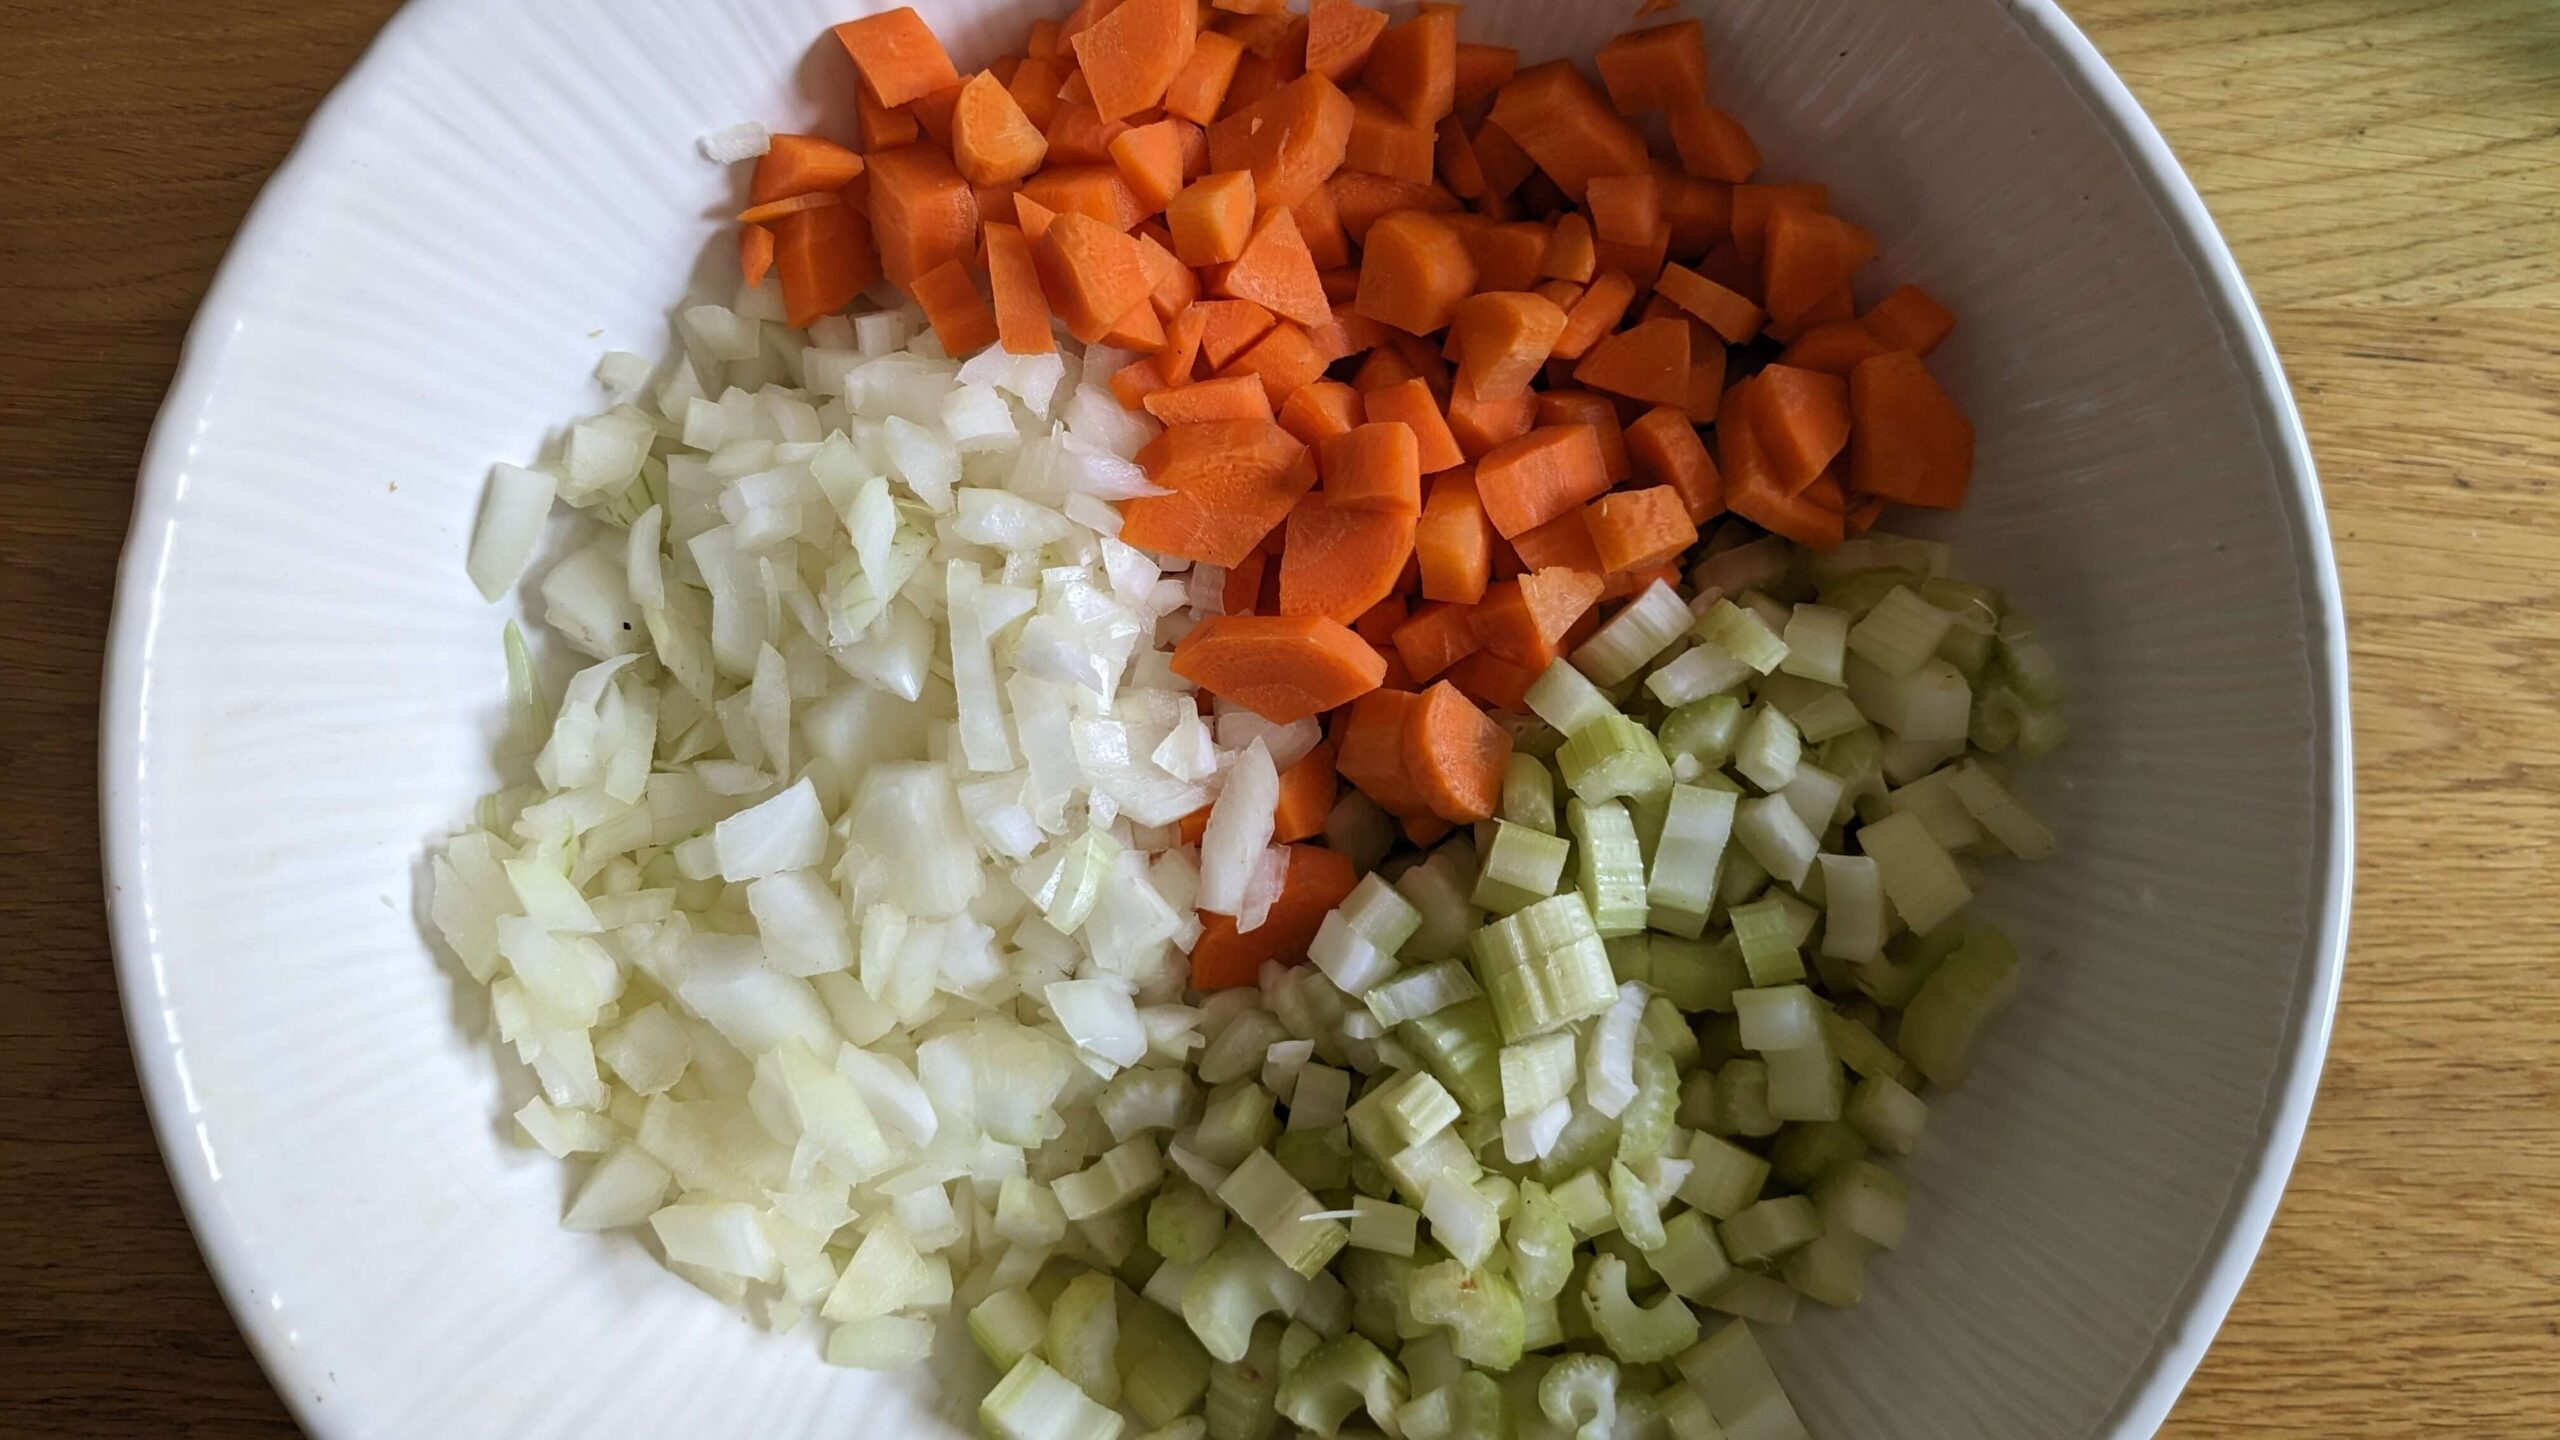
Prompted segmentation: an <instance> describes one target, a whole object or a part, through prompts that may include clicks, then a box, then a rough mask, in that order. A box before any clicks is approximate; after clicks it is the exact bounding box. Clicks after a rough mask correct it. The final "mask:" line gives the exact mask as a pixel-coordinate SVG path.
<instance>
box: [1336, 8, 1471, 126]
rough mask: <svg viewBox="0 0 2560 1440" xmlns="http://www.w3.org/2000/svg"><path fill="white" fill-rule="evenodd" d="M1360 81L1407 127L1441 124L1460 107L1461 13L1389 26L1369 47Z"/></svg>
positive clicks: (1429, 14)
mask: <svg viewBox="0 0 2560 1440" xmlns="http://www.w3.org/2000/svg"><path fill="white" fill-rule="evenodd" d="M1360 78H1361V80H1362V81H1363V82H1365V83H1366V84H1367V85H1368V87H1369V88H1370V89H1372V90H1375V91H1376V92H1378V96H1379V98H1381V99H1383V100H1385V101H1386V102H1387V103H1388V104H1389V105H1391V106H1393V107H1395V111H1396V113H1397V114H1399V115H1402V116H1403V117H1404V118H1405V121H1406V123H1408V124H1411V125H1416V126H1420V127H1422V128H1424V129H1429V128H1430V127H1431V126H1432V125H1434V124H1437V123H1438V122H1439V119H1440V117H1441V116H1443V115H1446V114H1448V113H1449V112H1450V111H1451V110H1452V109H1454V108H1456V106H1457V97H1458V17H1457V15H1456V13H1455V12H1454V11H1450V10H1436V9H1425V10H1424V11H1422V13H1420V14H1418V15H1416V16H1414V17H1413V18H1412V19H1410V20H1407V21H1405V22H1404V23H1403V24H1401V25H1395V26H1390V27H1388V29H1387V30H1386V32H1385V33H1383V34H1381V35H1379V36H1378V38H1377V40H1376V42H1375V43H1374V44H1373V45H1372V46H1371V47H1370V50H1369V61H1368V64H1367V66H1366V67H1365V68H1363V69H1362V70H1361V72H1360Z"/></svg>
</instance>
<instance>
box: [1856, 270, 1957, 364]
mask: <svg viewBox="0 0 2560 1440" xmlns="http://www.w3.org/2000/svg"><path fill="white" fill-rule="evenodd" d="M1858 323H1859V324H1861V325H1863V326H1865V327H1866V328H1867V332H1868V333H1869V334H1871V335H1873V336H1875V337H1876V340H1877V342H1878V343H1879V344H1881V345H1883V346H1884V348H1885V349H1887V350H1908V351H1911V352H1912V353H1913V354H1915V355H1926V354H1928V353H1929V352H1930V351H1932V350H1935V349H1937V348H1938V342H1939V341H1942V340H1944V339H1946V338H1947V337H1948V336H1949V335H1951V334H1953V333H1955V328H1956V316H1955V312H1954V311H1952V310H1949V309H1948V308H1947V307H1946V306H1944V305H1941V304H1939V303H1938V300H1937V297H1936V296H1934V295H1931V294H1930V293H1929V292H1928V291H1926V290H1923V289H1921V288H1920V287H1919V286H1917V285H1905V286H1902V287H1900V288H1899V289H1897V290H1895V291H1894V292H1893V293H1892V294H1890V295H1887V296H1886V297H1884V298H1883V299H1881V300H1879V301H1877V302H1876V303H1875V308H1873V309H1871V310H1869V311H1868V312H1867V313H1866V314H1865V315H1863V316H1860V317H1859V319H1858Z"/></svg>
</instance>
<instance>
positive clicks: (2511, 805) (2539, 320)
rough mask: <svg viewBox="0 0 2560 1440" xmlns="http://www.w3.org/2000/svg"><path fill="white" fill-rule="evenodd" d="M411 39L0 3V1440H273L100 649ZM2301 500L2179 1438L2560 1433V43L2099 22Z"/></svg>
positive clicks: (2104, 7)
mask: <svg viewBox="0 0 2560 1440" xmlns="http://www.w3.org/2000/svg"><path fill="white" fill-rule="evenodd" d="M392 8H393V7H392V4H391V3H390V0H328V3H326V4H312V3H303V0H221V3H216V0H161V3H157V4H151V5H144V4H140V3H134V0H125V3H121V4H109V5H101V4H97V3H73V0H0V37H5V39H0V176H5V177H7V190H6V192H5V199H0V620H5V623H0V677H5V678H0V875H5V876H6V877H7V880H8V882H9V883H7V884H6V885H5V886H0V957H5V959H0V1434H6V1435H12V1436H15V1435H30V1436H34V1435H44V1436H109V1435H113V1436H128V1435H138V1434H147V1435H159V1436H180V1437H231V1436H287V1435H290V1434H292V1433H293V1430H292V1426H291V1423H290V1422H289V1421H288V1420H287V1419H286V1417H285V1414H284V1411H283V1409H282V1407H281V1406H280V1405H279V1404H278V1403H277V1402H276V1400H275V1399H274V1397H273V1396H272V1394H271V1393H270V1392H269V1391H268V1389H267V1387H266V1385H265V1383H264V1381H263V1380H262V1378H261V1377H260V1376H259V1374H258V1372H257V1369H256V1367H255V1365H254V1364H253V1363H252V1362H251V1360H250V1359H249V1357H248V1353H247V1350H246V1348H245V1346H244V1345H243V1343H242V1342H241V1340H240V1339H239V1337H238V1335H237V1334H236V1332H234V1331H233V1329H232V1327H231V1325H230V1322H229V1320H228V1317H227V1316H226V1315H225V1314H224V1312H223V1310H222V1307H221V1304H220V1302H219V1300H218V1299H217V1298H216V1297H215V1294H214V1292H213V1288H212V1286H211V1284H210V1282H209V1281H208V1280H207V1279H206V1277H205V1274H204V1271H203V1268H202V1265H201V1262H200V1261H199V1260H198V1259H197V1256H196V1253H195V1250H194V1246H193V1244H192V1242H191V1241H190V1239H189V1238H188V1235H187V1232H186V1230H185V1227H184V1225H183V1223H182V1221H181V1220H180V1218H179V1216H178V1213H177V1208H176V1205H175V1202H174V1200H173V1199H172V1196H171V1193H170V1189H169V1186H168V1182H167V1180H166V1178H165V1176H164V1174H163V1172H162V1170H161V1168H160V1163H159V1159H158V1156H157V1153H156V1152H155V1151H154V1150H153V1148H152V1144H151V1139H150V1133H149V1130H148V1128H147V1126H146V1124H145V1121H144V1118H143V1113H142V1109H141V1104H140V1101H139V1098H138V1096H137V1093H136V1091H135V1087H134V1082H133V1079H132V1064H131V1060H130V1058H129V1055H128V1052H127V1050H126V1047H125V1041H124V1032H123V1026H122V1020H121V1016H120V1014H119V1013H118V1010H117V1007H116V999H115V990H114V984H113V981H112V978H111V975H110V971H109V968H108V957H107V951H106V942H105V934H104V925H103V921H102V918H101V914H100V903H101V897H100V893H99V880H98V870H97V842H96V835H95V826H94V820H93V816H94V814H95V808H96V796H95V787H94V783H93V779H92V774H93V770H94V766H95V762H94V758H93V757H94V749H93V746H94V732H95V711H96V696H97V686H98V651H99V645H100V642H101V639H102V637H103V635H104V633H105V626H106V615H107V606H108V596H109V587H110V584H111V581H112V575H113V568H114V563H115V557H116V553H117V550H118V547H119V545H120V544H121V542H122V538H123V533H124V526H125V519H126V514H127V510H128V506H129V502H130V496H131V487H132V477H133V474H134V470H135V466H136V464H137V462H138V459H139V456H140V452H141V444H142V438H143V434H144V431H145V429H146V427H147V425H148V423H149V420H150V417H151V414H152V411H153V409H154V408H155V407H156V406H157V404H158V402H159V397H160V393H161V391H162V389H163V388H164V387H165V386H166V384H167V382H168V378H169V375H170V372H171V368H172V365H173V363H174V361H175V359H176V355H177V346H178V339H179V336H180V335H181V333H182V332H183V329H184V326H185V323H186V320H187V317H188V316H189V315H190V314H191V313H192V311H193V309H194V307H195V305H196V302H197V300H198V299H199V298H200V297H201V295H202V293H203V290H204V286H205V283H206V281H207V279H208V278H209V276H210V274H211V271H212V268H213V265H214V263H215V262H216V260H218V258H219V257H220V255H221V252H222V249H223V247H224V245H225V244H226V243H227V241H228V238H229V236H230V234H231V231H232V230H233V228H234V227H235V226H236V225H237V223H238V220H239V216H240V214H241V212H242V211H243V209H244V208H245V207H246V205H247V203H248V201H249V199H250V197H251V195H252V194H253V193H254V191H255V189H256V186H257V184H258V182H259V181H260V180H261V179H263V178H264V176H265V175H266V174H267V172H268V171H269V170H270V169H271V168H272V167H273V166H274V164H275V163H276V161H277V160H278V159H279V158H281V156H282V155H283V153H284V150H285V148H286V146H287V145H288V143H289V142H290V140H291V137H292V135H293V134H294V132H295V131H296V130H297V129H298V127H299V126H300V124H301V122H302V120H303V118H304V117H305V116H306V115H307V113H308V112H309V110H310V107H311V106H312V105H313V104H314V103H316V102H317V100H318V98H319V97H320V95H321V94H322V93H324V92H325V90H326V89H327V87H328V86H329V84H331V83H332V82H333V81H334V80H335V79H336V77H337V76H338V75H339V74H340V73H342V72H343V71H344V69H345V67H346V66H347V64H348V63H349V62H350V61H351V60H352V59H353V58H354V56H355V55H356V53H357V52H358V51H359V50H360V49H361V47H362V45H363V43H364V41H365V39H366V38H367V37H368V36H369V35H371V33H372V32H373V30H374V29H375V28H376V27H377V26H378V25H379V24H380V22H381V20H382V19H383V18H384V17H385V16H386V15H387V14H388V13H389V12H390V10H391V9H392ZM2072 9H2073V11H2074V14H2075V15H2076V16H2077V18H2078V19H2079V20H2080V22H2081V23H2082V25H2083V26H2084V27H2085V28H2086V29H2087V30H2088V31H2089V33H2090V34H2091V36H2092V37H2093V38H2094V39H2095V40H2096V41H2097V42H2098V44H2099V46H2100V48H2101V49H2103V50H2104V51H2105V52H2106V53H2107V54H2108V56H2109V57H2110V58H2111V59H2112V60H2113V61H2114V63H2115V64H2116V66H2117V67H2118V69H2119V70H2120V71H2121V72H2122V73H2123V74H2124V76H2125V78H2126V79H2127V81H2128V82H2129V83H2130V84H2131V85H2132V87H2133V89H2134V90H2135V92H2136V93H2137V94H2138V95H2139V96H2140V97H2141V99H2142V100H2143V102H2144V104H2145V105H2146V106H2148V107H2149V108H2150V110H2151V112H2152V114H2153V115H2154V116H2155V117H2156V118H2157V119H2158V120H2159V121H2160V123H2161V126H2162V129H2163V130H2164V131H2165V132H2166V133H2167V134H2168V136H2169V139H2170V142H2171V143H2172V145H2174V146H2175V147H2176V148H2177V150H2178V152H2179V154H2180V156H2181V157H2182V158H2183V159H2184V160H2185V161H2186V163H2187V165H2188V167H2189V168H2190V170H2191V171H2192V173H2193V174H2194V175H2195V177H2196V180H2197V183H2198V185H2199V186H2200V187H2201V188H2202V189H2203V191H2204V193H2205V196H2206V199H2207V200H2208V201H2209V202H2210V203H2211V205H2212V207H2213V209H2214V212H2215V214H2216V215H2217V216H2218V217H2219V218H2220V219H2221V222H2222V225H2223V228H2224V231H2225V233H2226V234H2227V235H2228V236H2229V237H2230V239H2231V242H2232V246H2233V248H2234V250H2236V251H2237V252H2238V254H2239V257H2240V262H2241V265H2242V267H2243V268H2244V269H2245V270H2246V271H2247V272H2248V274H2249V276H2250V278H2251V280H2252V282H2253V283H2254V284H2255V286H2256V288H2257V291H2258V295H2259V298H2260V302H2261V304H2262V305H2263V306H2264V307H2265V308H2266V310H2267V316H2268V322H2269V324H2270V326H2271V327H2272V329H2273V330H2274V333H2275V337H2276V342H2277V345H2278V347H2279V349H2280V350H2281V351H2282V352H2283V354H2284V357H2285V361H2286V364H2287V366H2288V369H2289V371H2290V373H2291V375H2292V377H2293V381H2294V385H2295V390H2296V393H2297V396H2298V397H2299V399H2300V401H2301V405H2302V409H2303V414H2304V418H2305V420H2306V422H2307V423H2308V425H2309V427H2310V430H2311V435H2312V441H2313V446H2314V449H2315V451H2316V453H2317V454H2318V457H2319V460H2320V464H2321V469H2322V473H2323V476H2324V483H2325V486H2326V489H2327V493H2328V499H2329V505H2330V517H2331V522H2332V527H2333V529H2334V532H2335V534H2336V538H2337V542H2338V552H2339V559H2340V562H2341V565H2342V567H2343V570H2344V575H2345V582H2346V589H2347V595H2348V604H2349V608H2350V612H2351V617H2350V639H2351V644H2352V647H2353V653H2354V666H2355V691H2356V728H2357V734H2356V741H2357V747H2358V756H2357V761H2358V766H2357V769H2358V782H2359V786H2360V794H2359V807H2358V809H2359V815H2358V821H2359V826H2360V833H2359V836H2358V838H2359V841H2360V850H2361V859H2360V864H2359V867H2358V880H2357V884H2358V902H2359V903H2358V905H2357V911H2356V923H2355V941H2354V956H2353V960H2352V963H2351V964H2350V967H2349V970H2348V976H2347V985H2346V994H2345V999H2344V1002H2343V1004H2342V1006H2341V1009H2340V1012H2339V1016H2338V1028H2337V1037H2336V1045H2335V1049H2334V1050H2333V1052H2332V1058H2331V1061H2330V1069H2329V1075H2328V1082H2327V1085H2326V1087H2325V1089H2324V1091H2323V1093H2322V1096H2321V1101H2320V1107H2319V1112H2318V1115H2317V1117H2316V1118H2315V1119H2314V1121H2313V1125H2312V1130H2311V1134H2310V1137H2309V1140H2308V1142H2307V1143H2306V1145H2305V1147H2304V1150H2303V1155H2302V1161H2301V1165H2300V1167H2299V1169H2298V1170H2297V1171H2296V1173H2295V1178H2294V1184H2293V1188H2292V1190H2291V1192H2290V1194H2289V1196H2288V1198H2287V1200H2286V1203H2285V1208H2284V1211H2283V1214H2282V1215H2281V1217H2280V1218H2279V1219H2278V1221H2277V1223H2276V1228H2275V1232H2274V1234H2273V1236H2272V1237H2271V1239H2270V1240H2269V1243H2268V1245H2267V1248H2266V1251H2265V1253H2264V1256H2263V1258H2262V1259H2261V1260H2260V1262H2259V1265H2258V1269H2257V1271H2256V1273H2255V1274H2254V1276H2253V1278H2252V1279H2251V1281H2250V1283H2249V1287H2248V1289H2247V1290H2246V1292H2244V1294H2243V1295H2242V1297H2241V1299H2240V1303H2239V1305H2238V1307H2237V1309H2235V1310H2234V1312H2233V1314H2232V1317H2231V1321H2230V1323H2229V1325H2228V1326H2227V1327H2226V1328H2225V1330H2224V1331H2223V1335H2222V1339H2221V1341H2220V1342H2219V1343H2218V1344H2217V1345H2216V1346H2215V1348H2214V1350H2213V1353H2212V1355H2211V1356H2210V1357H2209V1358H2208V1359H2207V1361H2206V1362H2205V1366H2204V1368H2203V1370H2202V1372H2201V1373H2200V1374H2199V1375H2198V1376H2197V1379H2196V1383H2195V1385H2194V1387H2193V1388H2192V1389H2191V1390H2190V1391H2189V1393H2188V1396H2187V1398H2186V1400H2185V1401H2184V1402H2183V1403H2182V1404H2181V1406H2180V1408H2179V1410H2178V1412H2177V1414H2176V1416H2175V1417H2174V1418H2173V1420H2172V1421H2171V1423H2170V1425H2169V1427H2168V1428H2167V1429H2166V1430H2165V1431H2164V1432H2163V1433H2164V1434H2166V1435H2169V1436H2172V1437H2176V1440H2200V1437H2221V1436H2252V1437H2270V1440H2297V1437H2298V1440H2315V1437H2316V1440H2334V1437H2340V1436H2352V1437H2401V1436H2412V1435H2417V1434H2421V1433H2427V1434H2434V1433H2452V1434H2463V1435H2467V1436H2470V1437H2474V1440H2528V1437H2546V1436H2549V1435H2552V1434H2553V1433H2555V1431H2560V1243H2556V1242H2560V1207H2555V1205H2554V1203H2553V1199H2552V1197H2553V1196H2554V1195H2555V1194H2556V1193H2560V1065H2555V1064H2554V1058H2555V1057H2556V1056H2560V920H2555V919H2554V918H2552V917H2551V916H2549V915H2546V914H2545V913H2543V911H2542V910H2541V908H2540V906H2539V905H2538V904H2537V903H2536V902H2538V901H2540V900H2541V899H2542V898H2543V894H2542V892H2541V890H2540V886H2541V885H2545V884H2548V879H2549V876H2550V875H2551V873H2552V870H2553V865H2554V845H2555V841H2560V726H2555V716H2560V505H2556V504H2555V497H2554V494H2553V491H2552V485H2553V478H2554V476H2555V474H2560V5H2554V4H2552V3H2550V0H2081V3H2078V4H2075V5H2073V6H2072Z"/></svg>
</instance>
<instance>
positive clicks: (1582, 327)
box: [1555, 270, 1636, 360]
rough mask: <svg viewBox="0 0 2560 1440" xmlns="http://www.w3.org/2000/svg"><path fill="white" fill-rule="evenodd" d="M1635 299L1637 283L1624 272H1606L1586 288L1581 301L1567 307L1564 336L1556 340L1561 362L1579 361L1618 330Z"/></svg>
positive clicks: (1558, 357)
mask: <svg viewBox="0 0 2560 1440" xmlns="http://www.w3.org/2000/svg"><path fill="white" fill-rule="evenodd" d="M1635 299H1636V283H1635V282H1634V281H1633V280H1630V279H1628V278H1627V277H1626V275H1625V274H1624V273H1623V272H1621V271H1616V270H1604V271H1602V272H1600V277H1599V278H1598V279H1596V280H1594V281H1592V282H1591V283H1590V285H1588V286H1586V287H1585V288H1584V289H1583V292H1582V298H1581V299H1579V300H1576V301H1575V302H1574V303H1573V304H1571V305H1569V306H1567V307H1565V324H1564V333H1563V334H1562V335H1560V336H1558V337H1556V348H1555V355H1556V358H1557V359H1559V360H1578V359H1580V358H1582V357H1583V356H1585V355H1587V354H1589V353H1590V351H1591V349H1592V348H1593V347H1594V346H1596V345H1598V344H1599V343H1600V341H1601V338H1602V337H1604V336H1606V335H1607V334H1609V332H1610V331H1612V330H1614V329H1616V328H1617V325H1618V321H1619V319H1620V318H1621V317H1623V316H1624V315H1625V314H1626V313H1627V307H1628V306H1630V305H1633V304H1634V303H1635Z"/></svg>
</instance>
